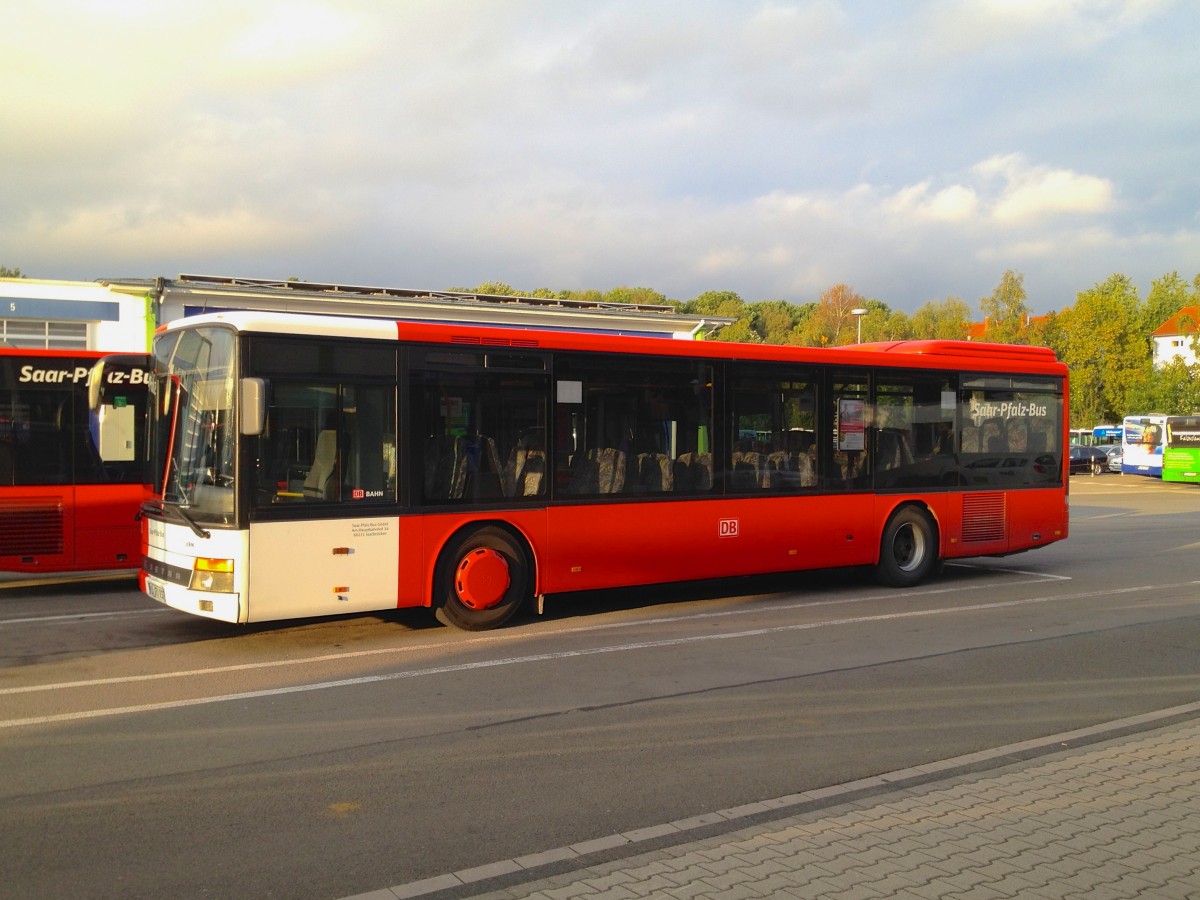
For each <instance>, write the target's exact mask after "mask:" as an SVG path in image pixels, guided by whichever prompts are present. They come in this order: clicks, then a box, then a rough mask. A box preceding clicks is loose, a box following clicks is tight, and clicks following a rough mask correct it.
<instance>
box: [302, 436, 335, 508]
mask: <svg viewBox="0 0 1200 900" xmlns="http://www.w3.org/2000/svg"><path fill="white" fill-rule="evenodd" d="M336 471H337V432H336V431H334V430H333V429H332V428H327V429H325V430H324V431H322V432H321V433H320V434H318V435H317V449H316V452H315V453H314V454H313V464H312V467H311V468H310V469H309V470H308V477H307V478H305V479H304V495H305V496H306V497H315V498H317V499H320V500H332V499H334V494H335V492H336V491H337V481H336V480H335V479H334V477H333V476H334V473H335V472H336Z"/></svg>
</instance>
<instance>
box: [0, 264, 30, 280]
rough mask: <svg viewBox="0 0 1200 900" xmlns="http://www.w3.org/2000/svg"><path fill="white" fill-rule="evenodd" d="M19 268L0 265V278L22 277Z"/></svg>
mask: <svg viewBox="0 0 1200 900" xmlns="http://www.w3.org/2000/svg"><path fill="white" fill-rule="evenodd" d="M24 277H25V276H24V275H22V274H21V270H20V269H10V268H9V267H8V266H0V278H24Z"/></svg>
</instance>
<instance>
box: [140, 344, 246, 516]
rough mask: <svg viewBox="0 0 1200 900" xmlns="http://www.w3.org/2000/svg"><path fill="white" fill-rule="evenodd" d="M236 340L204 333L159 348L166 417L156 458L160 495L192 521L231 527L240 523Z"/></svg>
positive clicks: (159, 390)
mask: <svg viewBox="0 0 1200 900" xmlns="http://www.w3.org/2000/svg"><path fill="white" fill-rule="evenodd" d="M235 346H236V342H235V339H234V332H233V331H231V330H229V329H226V328H222V327H204V328H192V329H185V330H181V331H176V332H170V333H167V334H164V335H162V336H160V337H159V338H158V339H157V340H156V341H155V343H154V365H155V374H156V381H155V384H154V391H155V394H156V396H155V402H156V404H157V409H159V410H160V411H161V413H162V414H161V415H160V416H159V417H158V419H157V421H158V422H159V428H158V429H157V430H156V431H157V433H156V434H155V435H154V440H155V445H156V446H155V448H154V452H153V456H152V458H153V459H154V460H155V461H156V463H158V464H160V465H161V470H160V471H158V472H156V473H155V478H156V481H155V492H156V493H158V494H160V496H161V497H162V500H163V502H164V504H166V505H172V506H175V507H176V508H178V509H180V510H183V511H184V512H183V516H184V517H185V518H186V519H187V520H188V521H189V522H190V521H198V522H204V523H208V524H218V525H227V524H230V523H232V522H233V516H234V496H235V491H234V486H235V482H234V466H233V463H234V459H235V450H236V441H237V431H236V429H235V428H234V427H233V390H234V374H235V373H234V347H235Z"/></svg>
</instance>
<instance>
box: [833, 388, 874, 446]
mask: <svg viewBox="0 0 1200 900" xmlns="http://www.w3.org/2000/svg"><path fill="white" fill-rule="evenodd" d="M866 411H867V407H866V402H865V401H863V400H852V399H848V398H845V397H843V398H841V399H840V400H838V449H839V450H862V449H865V447H866V445H867V444H866V424H867V416H866Z"/></svg>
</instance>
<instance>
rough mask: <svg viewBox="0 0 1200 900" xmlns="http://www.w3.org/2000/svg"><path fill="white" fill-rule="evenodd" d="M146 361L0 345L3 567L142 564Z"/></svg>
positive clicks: (101, 567) (77, 569) (37, 569)
mask: <svg viewBox="0 0 1200 900" xmlns="http://www.w3.org/2000/svg"><path fill="white" fill-rule="evenodd" d="M110 359H113V360H114V364H112V365H107V366H106V365H105V362H106V361H107V360H110ZM127 361H128V360H126V362H127ZM98 364H99V365H98ZM144 366H145V360H143V361H142V366H141V367H138V366H136V365H134V366H130V365H127V364H124V363H123V364H116V363H115V358H112V357H107V356H106V355H105V354H102V353H97V352H89V351H84V350H14V349H8V348H0V571H3V572H80V571H89V570H107V569H130V570H133V569H137V568H138V567H139V566H140V565H141V551H140V547H141V526H140V525H139V523H138V521H137V519H138V513H139V509H140V507H141V504H142V501H143V500H144V499H145V497H146V493H145V488H144V483H145V481H146V479H145V477H144V466H145V454H146V442H145V427H146V426H145V421H146V415H145V406H146V395H147V392H146V387H147V382H148V378H147V374H148V373H147V370H146V369H145V368H144ZM89 380H90V381H91V383H92V385H93V388H92V390H93V393H94V398H95V406H94V407H92V406H90V405H89Z"/></svg>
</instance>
